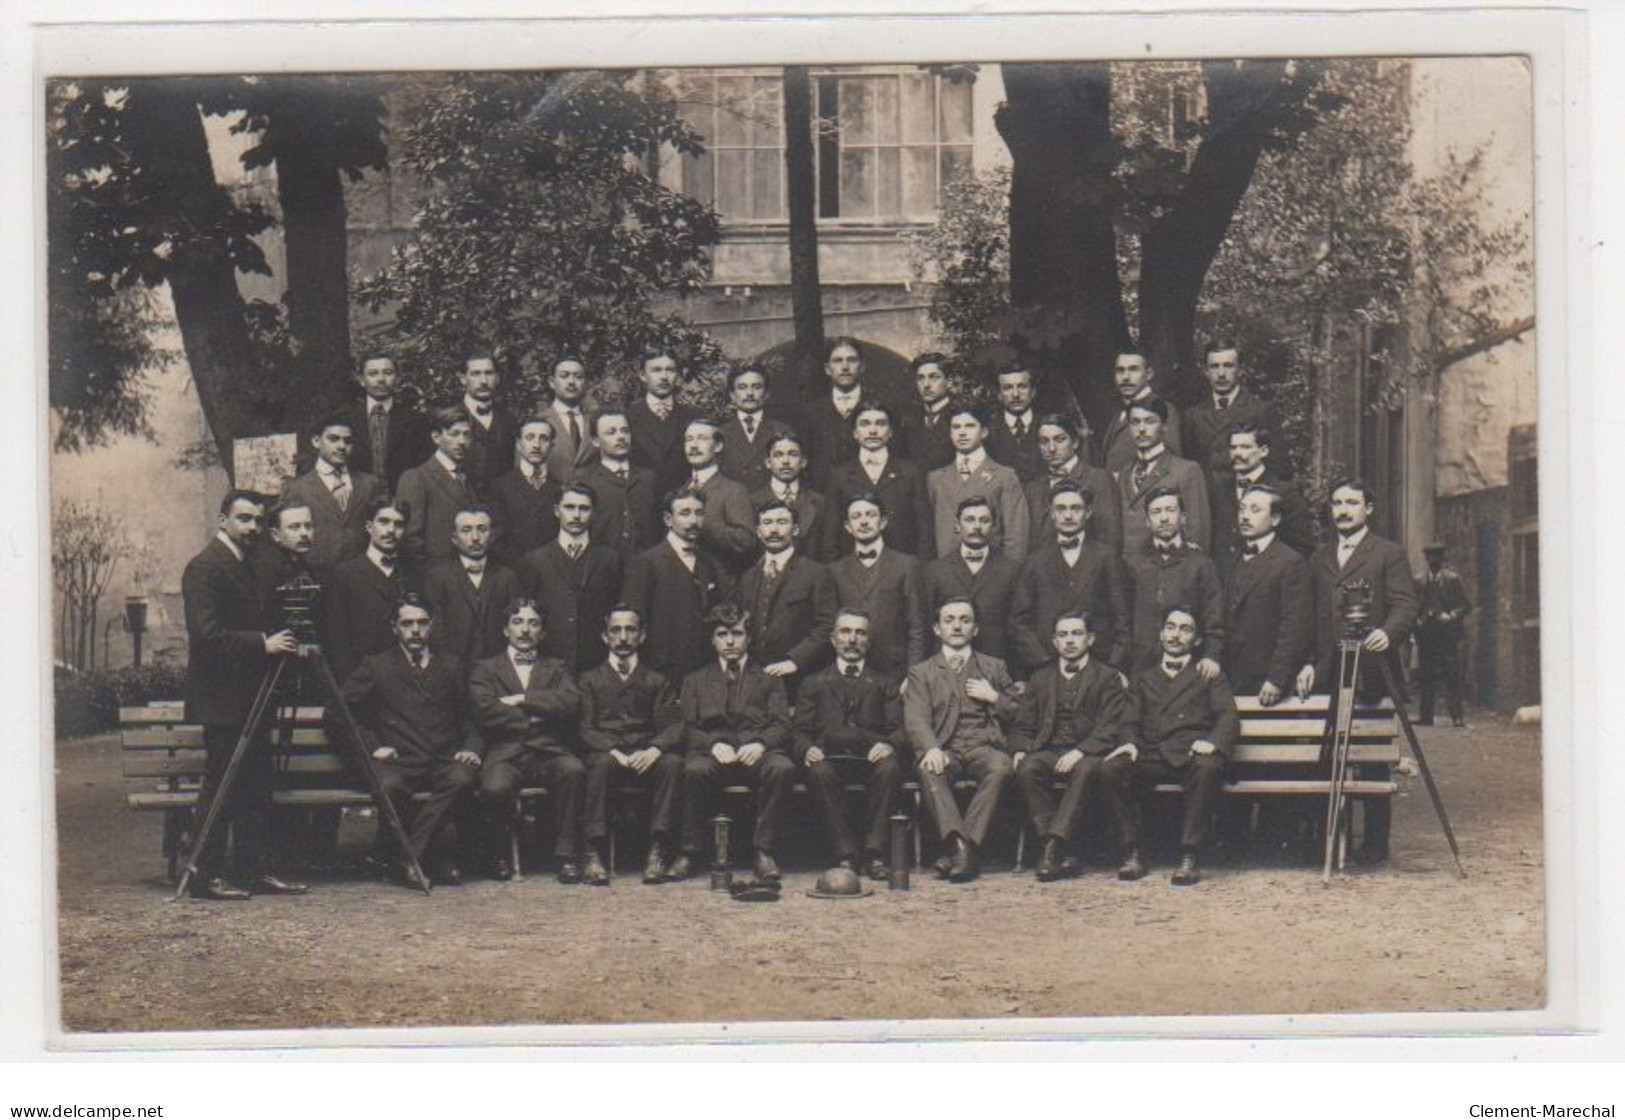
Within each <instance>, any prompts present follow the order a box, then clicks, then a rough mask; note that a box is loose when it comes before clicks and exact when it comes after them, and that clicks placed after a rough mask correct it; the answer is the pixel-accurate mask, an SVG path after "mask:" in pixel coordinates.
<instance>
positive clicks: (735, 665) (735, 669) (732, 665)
mask: <svg viewBox="0 0 1625 1120" xmlns="http://www.w3.org/2000/svg"><path fill="white" fill-rule="evenodd" d="M723 672H725V673H727V674H728V683H729V684H738V683H739V662H737V661H730V662H728V663H727V664H726V665H724V666H723Z"/></svg>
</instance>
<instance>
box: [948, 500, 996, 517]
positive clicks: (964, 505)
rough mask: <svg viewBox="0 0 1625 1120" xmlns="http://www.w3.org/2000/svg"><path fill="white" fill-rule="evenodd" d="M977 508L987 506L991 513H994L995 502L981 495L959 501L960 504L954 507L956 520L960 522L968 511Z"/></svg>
mask: <svg viewBox="0 0 1625 1120" xmlns="http://www.w3.org/2000/svg"><path fill="white" fill-rule="evenodd" d="M976 506H986V507H987V511H988V512H989V513H992V512H993V501H992V499H991V498H988V497H985V496H984V495H981V494H972V495H971V496H970V497H968V498H961V499H960V500H959V504H958V505H956V506H955V507H954V520H955V521H958V520H959V518H960V516H961V515H962V514H964V512H965V511H966V510H968V509H973V508H975V507H976Z"/></svg>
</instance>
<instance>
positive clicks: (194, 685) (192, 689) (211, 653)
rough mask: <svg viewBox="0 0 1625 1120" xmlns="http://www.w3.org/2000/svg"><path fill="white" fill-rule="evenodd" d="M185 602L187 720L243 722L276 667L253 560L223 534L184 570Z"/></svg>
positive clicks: (183, 600)
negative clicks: (268, 647)
mask: <svg viewBox="0 0 1625 1120" xmlns="http://www.w3.org/2000/svg"><path fill="white" fill-rule="evenodd" d="M181 603H182V605H183V607H184V609H185V612H186V720H187V722H188V723H204V724H240V723H242V722H243V721H244V720H245V719H247V718H248V710H249V708H251V707H252V706H253V704H254V697H255V695H256V694H257V693H258V692H259V686H260V681H261V679H262V678H263V677H264V676H265V672H266V670H267V669H269V668H270V666H271V658H270V657H268V656H267V655H266V653H265V631H264V629H263V627H264V616H263V612H262V609H261V606H260V599H259V594H258V592H257V590H256V588H255V586H254V572H253V569H252V568H251V567H250V566H249V562H248V559H247V558H246V557H245V558H244V559H242V560H238V559H237V557H236V556H235V555H234V554H233V553H232V551H231V549H230V548H228V547H227V546H226V545H225V544H224V543H223V542H222V541H221V540H220V539H219V538H218V537H216V538H215V539H214V540H211V541H210V542H209V543H208V544H206V545H204V546H203V551H202V552H199V553H198V554H197V555H196V556H194V557H192V559H191V560H190V561H189V562H188V563H187V565H186V570H185V571H184V572H183V573H182V574H181Z"/></svg>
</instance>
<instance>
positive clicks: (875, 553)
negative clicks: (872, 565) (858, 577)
mask: <svg viewBox="0 0 1625 1120" xmlns="http://www.w3.org/2000/svg"><path fill="white" fill-rule="evenodd" d="M879 558H880V550H879V549H878V548H860V549H858V559H859V560H861V561H863V562H864V563H865V564H867V563H869V562H870V561H872V560H877V559H879Z"/></svg>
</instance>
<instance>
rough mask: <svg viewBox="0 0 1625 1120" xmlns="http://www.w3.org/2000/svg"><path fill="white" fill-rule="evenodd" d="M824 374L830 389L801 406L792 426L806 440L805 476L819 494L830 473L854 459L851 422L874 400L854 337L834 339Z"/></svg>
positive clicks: (859, 347)
mask: <svg viewBox="0 0 1625 1120" xmlns="http://www.w3.org/2000/svg"><path fill="white" fill-rule="evenodd" d="M824 375H825V376H826V377H828V378H829V388H828V389H827V390H826V391H825V392H822V393H820V394H818V396H816V397H814V398H813V399H812V400H810V401H807V402H806V403H805V404H803V405H802V406H801V410H800V412H799V413H798V419H797V420H796V421H795V422H794V424H793V427H794V428H795V430H796V433H797V434H798V435H800V436H801V438H802V439H803V440H805V441H806V448H807V461H808V463H809V464H810V466H809V468H808V477H809V478H810V479H811V480H812V484H813V489H815V490H817V491H819V492H820V493H828V492H829V476H830V472H831V471H833V470H834V469H835V468H836V467H838V466H840V465H841V464H842V463H849V462H851V461H852V460H853V459H855V458H857V454H858V445H857V444H856V443H855V442H853V439H852V421H853V420H854V419H855V418H856V416H857V410H858V405H860V404H862V403H863V402H865V401H870V400H875V399H876V396H875V394H874V393H873V391H872V390H871V389H870V388H869V386H867V385H866V384H865V383H864V363H863V348H862V347H861V346H860V345H859V344H858V340H857V339H855V338H846V337H842V338H837V339H835V340H834V341H832V342H831V343H830V344H829V350H828V351H827V354H826V357H825V360H824Z"/></svg>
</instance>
